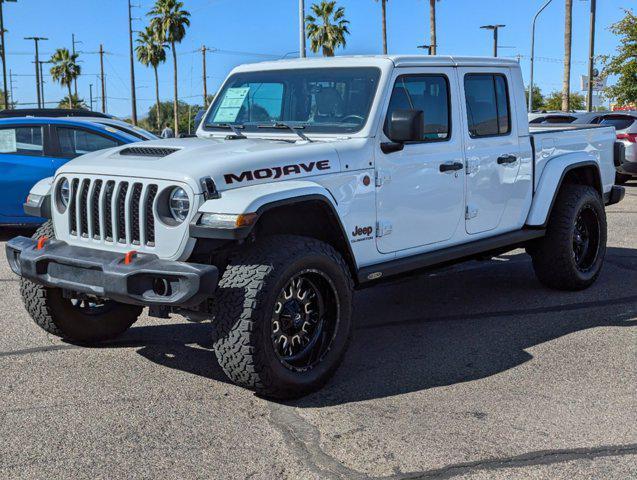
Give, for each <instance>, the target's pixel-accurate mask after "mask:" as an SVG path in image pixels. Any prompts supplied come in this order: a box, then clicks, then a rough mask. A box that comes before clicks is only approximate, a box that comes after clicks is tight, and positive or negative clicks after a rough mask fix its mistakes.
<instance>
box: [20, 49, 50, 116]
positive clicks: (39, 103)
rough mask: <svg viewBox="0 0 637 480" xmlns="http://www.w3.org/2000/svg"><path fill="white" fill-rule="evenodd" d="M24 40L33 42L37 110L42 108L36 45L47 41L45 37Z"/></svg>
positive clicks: (38, 54)
mask: <svg viewBox="0 0 637 480" xmlns="http://www.w3.org/2000/svg"><path fill="white" fill-rule="evenodd" d="M24 39H25V40H33V42H34V43H35V91H36V92H37V97H38V108H43V106H42V98H41V96H40V95H41V92H40V80H41V79H40V52H39V50H38V44H39V42H40V41H41V40H42V41H44V40H48V38H45V37H24Z"/></svg>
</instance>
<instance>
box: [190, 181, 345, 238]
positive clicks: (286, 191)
mask: <svg viewBox="0 0 637 480" xmlns="http://www.w3.org/2000/svg"><path fill="white" fill-rule="evenodd" d="M305 200H320V201H324V202H326V203H327V204H328V205H329V207H330V208H332V210H333V211H334V212H335V213H336V212H337V211H338V210H337V206H338V204H337V202H336V200H335V199H334V197H333V195H332V194H331V193H330V192H329V190H327V189H326V188H325V187H323V186H322V185H319V184H317V183H315V182H312V181H304V180H289V181H285V182H276V183H264V184H259V185H252V186H249V187H240V188H235V189H232V190H226V191H224V192H221V196H220V198H217V199H211V200H207V201H206V202H204V203H203V204H202V205H201V206H200V207H199V210H198V213H197V215H195V218H194V219H193V222H192V223H191V226H190V232H191V236H192V237H205V238H218V239H242V238H246V237H247V236H248V235H249V234H250V232H251V230H252V228H251V227H248V228H238V229H233V230H231V229H220V228H208V227H202V226H200V225H198V221H199V219H200V218H201V215H203V214H205V213H222V214H231V215H242V214H248V213H256V214H257V215H259V216H260V215H261V214H263V213H264V212H265V211H267V210H268V209H270V208H273V207H276V206H279V205H282V204H285V203H293V202H298V201H305ZM337 218H338V215H337Z"/></svg>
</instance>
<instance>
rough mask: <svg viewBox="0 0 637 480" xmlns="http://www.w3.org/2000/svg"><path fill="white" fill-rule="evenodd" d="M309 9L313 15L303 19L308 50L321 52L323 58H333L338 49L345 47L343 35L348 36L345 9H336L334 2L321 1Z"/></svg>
mask: <svg viewBox="0 0 637 480" xmlns="http://www.w3.org/2000/svg"><path fill="white" fill-rule="evenodd" d="M311 9H312V12H313V13H314V15H308V16H307V17H305V22H306V23H307V38H309V39H310V49H311V50H312V51H313V52H314V53H317V52H318V51H319V50H322V52H323V56H324V57H333V56H334V51H335V50H336V49H337V48H338V47H340V46H343V47H345V46H346V45H347V42H346V40H345V35H349V29H348V28H347V25H348V24H349V20H345V9H344V8H343V7H339V8H336V1H335V0H334V1H328V0H322V1H321V3H320V4H319V5H317V4H314V5H312V7H311Z"/></svg>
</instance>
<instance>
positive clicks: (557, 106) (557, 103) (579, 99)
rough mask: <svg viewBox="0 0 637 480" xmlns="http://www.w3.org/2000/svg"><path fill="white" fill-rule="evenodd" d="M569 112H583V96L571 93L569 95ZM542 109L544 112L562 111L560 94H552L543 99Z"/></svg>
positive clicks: (584, 105) (584, 101)
mask: <svg viewBox="0 0 637 480" xmlns="http://www.w3.org/2000/svg"><path fill="white" fill-rule="evenodd" d="M569 99H570V106H571V110H585V109H586V98H585V97H584V95H582V94H580V93H577V92H571V93H570V94H569ZM543 108H544V109H545V110H558V111H560V110H562V92H557V91H555V92H553V93H551V94H550V95H549V96H547V97H545V98H544V105H543Z"/></svg>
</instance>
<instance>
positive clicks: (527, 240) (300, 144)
mask: <svg viewBox="0 0 637 480" xmlns="http://www.w3.org/2000/svg"><path fill="white" fill-rule="evenodd" d="M197 134H198V137H199V138H194V139H168V140H161V141H153V142H146V143H144V144H141V145H132V146H131V145H129V146H123V147H120V148H114V149H110V150H105V151H102V152H97V153H93V154H88V155H85V156H83V157H80V158H78V159H75V160H73V161H71V162H69V163H67V164H66V165H65V166H63V167H62V168H60V169H59V170H58V171H57V173H56V175H55V177H54V178H52V179H48V180H47V181H42V182H40V183H39V184H37V185H36V186H35V187H34V188H33V189H32V191H31V195H30V196H29V199H28V202H27V203H28V204H29V205H30V210H32V211H33V210H34V209H35V211H38V212H40V215H44V214H46V213H47V212H50V217H51V221H50V222H49V223H47V224H45V226H44V227H43V228H41V229H40V231H39V232H38V233H37V234H36V235H35V237H34V238H25V237H17V238H15V239H12V240H11V241H9V242H8V245H7V255H8V259H9V262H10V265H11V268H12V269H13V271H14V272H16V273H17V274H18V275H20V276H21V277H22V283H21V285H22V288H21V292H22V296H23V299H24V303H25V305H26V308H27V310H28V311H29V313H30V314H31V316H32V317H33V319H34V320H35V322H36V323H37V324H38V325H40V326H41V327H42V328H43V329H44V330H46V331H47V332H50V333H53V334H55V335H59V336H61V337H63V338H66V339H69V340H74V341H82V342H97V341H101V340H104V339H108V338H112V337H113V336H115V335H118V334H120V333H122V332H123V331H125V330H126V329H127V328H128V327H130V326H131V325H132V324H133V323H134V322H135V321H136V319H137V317H138V315H139V314H140V312H141V309H142V307H145V306H147V307H150V314H151V315H154V316H158V317H167V316H168V315H169V314H170V313H180V314H183V315H186V316H190V317H192V318H197V319H202V318H210V319H212V330H213V335H214V350H215V353H216V355H217V358H218V360H219V363H220V365H221V367H222V368H223V370H224V371H225V373H226V374H227V375H228V377H229V378H230V379H231V380H232V381H234V382H236V383H237V384H239V385H243V386H245V387H247V388H251V389H254V390H256V391H258V392H259V393H261V394H264V395H269V396H273V397H280V398H288V397H294V396H299V395H302V394H305V393H308V392H311V391H313V390H316V389H317V388H319V387H320V386H321V385H323V384H324V383H325V382H326V381H327V380H328V378H329V377H330V376H331V375H332V373H333V372H334V371H335V369H336V368H337V366H338V365H339V363H340V361H341V359H342V357H343V355H344V352H345V349H346V346H347V343H348V340H349V337H350V333H351V330H352V292H353V290H354V289H356V288H364V287H366V286H368V285H373V284H375V283H378V282H381V281H383V280H385V279H388V278H394V277H395V276H397V275H401V274H406V273H410V272H414V271H418V270H423V269H429V268H434V267H436V266H439V265H446V264H449V263H451V262H458V261H463V260H470V259H473V258H476V257H484V256H485V255H497V254H500V253H503V252H506V251H509V250H512V249H515V248H519V247H525V248H526V249H527V252H528V253H529V254H530V255H531V257H532V259H533V266H534V268H535V272H536V274H537V277H538V278H539V280H540V281H541V282H542V283H543V284H545V285H547V286H549V287H552V288H558V289H564V290H580V289H583V288H586V287H588V286H590V285H591V284H592V283H593V282H594V281H595V279H596V278H597V276H598V275H599V273H600V269H601V267H602V263H603V261H604V254H605V252H606V215H605V209H604V205H605V204H606V205H608V204H612V203H616V202H618V201H620V200H621V199H622V198H623V195H624V190H623V188H622V187H618V186H615V185H614V179H615V165H616V164H618V163H619V162H621V161H622V153H623V150H622V149H621V148H617V147H616V146H615V141H616V139H615V132H614V130H613V129H612V128H605V127H591V126H583V127H580V128H577V127H573V126H569V129H568V130H563V131H561V130H556V129H550V128H547V129H541V128H539V129H536V130H534V132H533V133H530V132H529V125H528V120H527V114H526V109H525V101H524V84H523V81H522V75H521V73H520V67H519V65H518V63H517V62H516V61H511V60H505V59H482V58H456V57H435V56H434V57H429V56H394V57H340V58H331V59H312V60H286V61H278V62H272V63H262V64H255V65H248V66H242V67H238V68H236V69H234V70H233V71H232V72H231V74H230V76H229V77H228V79H227V80H226V81H225V83H224V84H223V86H222V88H221V90H220V93H219V95H217V97H216V99H215V101H214V102H213V104H212V105H211V106H210V108H209V111H208V113H207V115H206V117H205V119H204V121H203V122H202V124H201V125H200V127H199V130H198V132H197Z"/></svg>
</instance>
